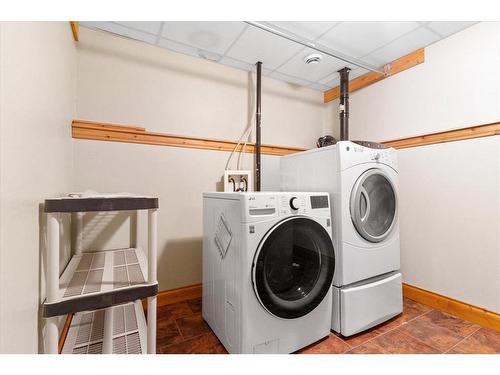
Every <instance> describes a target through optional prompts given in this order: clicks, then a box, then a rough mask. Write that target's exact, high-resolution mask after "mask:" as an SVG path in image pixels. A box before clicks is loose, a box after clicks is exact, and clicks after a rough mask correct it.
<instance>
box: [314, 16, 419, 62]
mask: <svg viewBox="0 0 500 375" xmlns="http://www.w3.org/2000/svg"><path fill="white" fill-rule="evenodd" d="M417 27H419V23H417V22H341V23H340V24H338V25H337V26H335V27H334V28H333V29H331V30H330V31H328V32H327V33H326V34H325V35H323V36H322V37H321V38H319V39H318V41H317V42H318V43H319V44H322V45H325V46H327V47H329V48H331V49H333V50H337V51H340V52H342V53H344V54H346V55H348V56H351V57H354V58H360V57H362V56H364V55H367V54H369V53H370V52H373V51H374V50H376V49H377V48H380V47H382V46H384V45H386V44H388V43H390V42H391V41H393V40H394V39H396V38H398V37H401V36H402V35H404V34H406V33H408V32H410V31H411V30H414V29H416V28H417Z"/></svg>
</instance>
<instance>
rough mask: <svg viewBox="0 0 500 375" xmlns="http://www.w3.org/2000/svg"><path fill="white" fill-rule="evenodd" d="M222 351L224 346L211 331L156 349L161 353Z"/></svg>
mask: <svg viewBox="0 0 500 375" xmlns="http://www.w3.org/2000/svg"><path fill="white" fill-rule="evenodd" d="M224 351H225V350H224V347H223V346H222V344H221V343H220V342H219V340H218V339H217V337H216V336H215V335H214V334H213V333H212V332H209V333H205V334H203V335H201V336H197V337H193V338H191V339H189V340H185V341H182V342H180V343H177V344H172V345H168V346H163V347H160V348H159V350H158V352H159V353H162V354H221V353H223V352H224Z"/></svg>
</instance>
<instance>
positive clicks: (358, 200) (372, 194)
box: [350, 169, 396, 242]
mask: <svg viewBox="0 0 500 375" xmlns="http://www.w3.org/2000/svg"><path fill="white" fill-rule="evenodd" d="M350 206H351V207H350V209H351V218H352V222H353V223H354V226H355V227H356V230H357V231H358V233H359V234H360V235H361V236H362V237H363V238H364V239H366V240H367V241H370V242H380V241H383V240H384V239H385V238H386V237H387V236H388V235H389V233H390V232H391V229H392V227H393V226H394V219H395V217H396V193H395V190H394V186H393V185H392V183H391V181H390V180H389V179H388V178H387V177H386V176H385V175H384V174H383V172H382V171H381V170H379V169H369V170H367V171H366V172H365V173H364V174H362V175H361V176H360V177H359V178H358V180H357V181H356V183H355V184H354V188H353V190H352V193H351V205H350Z"/></svg>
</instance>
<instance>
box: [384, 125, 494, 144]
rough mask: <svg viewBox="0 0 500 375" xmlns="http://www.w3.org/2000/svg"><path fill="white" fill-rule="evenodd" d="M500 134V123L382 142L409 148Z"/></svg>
mask: <svg viewBox="0 0 500 375" xmlns="http://www.w3.org/2000/svg"><path fill="white" fill-rule="evenodd" d="M499 134H500V122H494V123H491V124H485V125H477V126H471V127H468V128H462V129H456V130H448V131H444V132H439V133H433V134H426V135H420V136H415V137H408V138H400V139H394V140H391V141H385V142H382V143H383V144H385V145H387V146H390V147H394V148H398V149H399V148H408V147H417V146H427V145H432V144H437V143H446V142H454V141H462V140H465V139H473V138H480V137H490V136H493V135H499Z"/></svg>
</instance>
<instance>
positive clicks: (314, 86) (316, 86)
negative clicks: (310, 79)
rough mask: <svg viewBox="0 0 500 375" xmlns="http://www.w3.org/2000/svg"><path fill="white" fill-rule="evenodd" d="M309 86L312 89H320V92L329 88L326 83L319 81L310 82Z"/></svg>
mask: <svg viewBox="0 0 500 375" xmlns="http://www.w3.org/2000/svg"><path fill="white" fill-rule="evenodd" d="M309 87H310V88H312V89H314V90H318V91H321V92H325V91H326V90H328V89H329V88H330V87H328V86H326V85H322V84H320V83H312V84H310V85H309Z"/></svg>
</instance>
